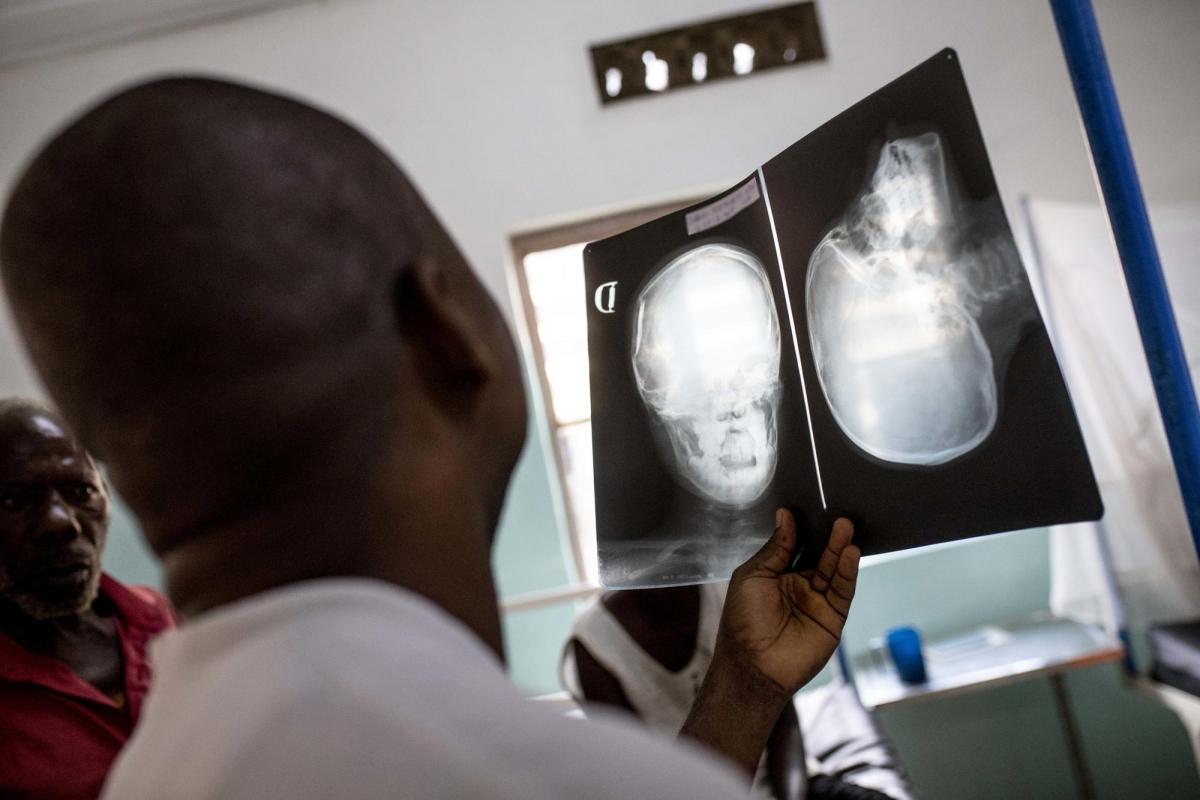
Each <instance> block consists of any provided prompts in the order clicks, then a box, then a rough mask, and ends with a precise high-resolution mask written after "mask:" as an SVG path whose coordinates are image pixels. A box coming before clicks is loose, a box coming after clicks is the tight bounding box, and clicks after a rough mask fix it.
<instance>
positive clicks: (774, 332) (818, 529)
mask: <svg viewBox="0 0 1200 800" xmlns="http://www.w3.org/2000/svg"><path fill="white" fill-rule="evenodd" d="M584 261H585V273H586V281H587V287H588V298H589V301H591V299H592V298H593V297H598V296H599V294H597V289H599V288H600V287H607V288H606V295H605V297H606V302H605V303H603V304H601V303H591V305H590V306H589V309H588V337H589V344H588V347H589V356H590V362H591V363H590V368H591V395H592V414H593V419H592V431H593V452H594V461H595V463H594V467H595V481H596V484H595V488H596V516H597V519H596V522H597V544H598V550H599V563H600V570H601V579H602V581H603V582H604V584H605V585H607V586H610V587H621V588H634V587H650V586H668V585H676V584H685V583H696V582H703V581H709V580H721V579H724V578H727V577H728V575H729V573H730V572H731V571H732V569H733V568H734V567H735V566H736V565H737V564H738V563H740V562H741V561H743V560H744V559H745V558H746V557H748V556H749V555H750V554H752V553H753V552H754V551H755V550H756V549H757V548H758V547H759V546H760V545H761V544H762V542H763V541H764V540H765V539H766V537H767V536H769V535H770V531H771V528H772V519H773V512H774V509H775V508H776V507H778V506H780V505H784V506H788V507H790V508H791V509H792V510H793V511H794V513H796V515H797V518H798V520H799V521H800V523H801V526H802V528H803V529H804V532H805V533H807V534H808V537H809V540H810V541H809V542H808V544H809V546H810V549H812V548H815V547H817V546H819V544H820V540H821V538H822V536H821V534H822V532H824V531H825V530H826V529H827V527H828V523H829V521H830V520H831V519H832V518H833V517H834V516H836V515H843V514H844V515H848V516H850V517H851V518H852V519H854V520H855V521H856V523H857V527H858V534H857V541H858V542H859V544H860V545H861V546H862V548H863V551H864V553H867V554H870V553H879V552H886V551H892V550H898V549H904V548H910V547H916V546H920V545H925V544H931V543H934V542H940V541H946V540H951V539H960V538H965V537H969V536H977V535H983V534H988V533H996V532H1000V531H1007V530H1015V529H1019V528H1028V527H1034V526H1039V525H1048V524H1054V523H1060V522H1066V521H1072V520H1081V519H1094V518H1097V517H1098V516H1099V515H1100V513H1101V511H1102V509H1101V505H1100V500H1099V495H1098V493H1097V490H1096V486H1095V481H1094V478H1093V477H1092V473H1091V469H1090V466H1089V464H1088V460H1087V453H1086V450H1085V449H1084V445H1083V441H1082V438H1081V436H1080V433H1079V428H1078V424H1077V423H1076V420H1075V416H1074V412H1073V411H1072V408H1071V404H1070V400H1069V398H1068V395H1067V392H1066V388H1065V386H1064V384H1063V381H1062V378H1061V374H1060V372H1059V368H1058V365H1057V362H1056V361H1055V359H1054V354H1053V351H1052V350H1051V348H1050V343H1049V339H1048V336H1047V334H1046V330H1045V326H1044V325H1043V323H1042V321H1041V317H1040V315H1039V314H1038V310H1037V306H1036V304H1035V303H1034V300H1033V295H1032V292H1031V290H1030V287H1029V281H1028V279H1027V277H1026V274H1025V271H1024V268H1023V267H1022V265H1021V262H1020V258H1019V255H1018V253H1017V248H1016V246H1015V244H1014V242H1013V237H1012V233H1011V231H1010V229H1009V226H1008V223H1007V220H1006V218H1005V215H1004V211H1003V207H1002V206H1001V203H1000V198H999V194H998V192H997V189H996V184H995V180H994V178H993V176H992V173H991V168H990V165H989V163H988V159H987V153H986V150H985V149H984V145H983V139H982V135H981V133H980V130H979V127H978V124H977V122H976V119H975V115H974V111H973V109H972V107H971V102H970V98H969V96H968V94H967V89H966V85H965V83H964V81H963V77H962V72H961V70H960V68H959V65H958V61H957V57H956V55H955V54H954V52H953V51H950V50H945V51H942V52H941V53H939V54H937V55H936V56H934V57H933V58H931V59H929V60H928V61H926V62H925V63H923V64H921V65H920V66H918V67H917V68H915V69H913V70H912V71H910V72H909V73H907V74H905V75H904V76H902V77H901V78H899V79H897V80H896V81H894V82H893V83H891V84H889V85H888V86H886V87H884V88H883V89H881V90H880V91H878V92H876V93H875V94H873V95H871V96H870V97H868V98H867V99H865V100H863V101H862V102H860V103H858V104H856V105H854V106H853V107H851V108H850V109H848V110H847V111H845V112H844V113H842V114H841V115H839V116H838V117H836V118H834V119H833V120H831V121H830V122H828V123H826V124H825V125H823V126H821V127H820V128H818V129H817V130H815V131H814V132H813V133H811V134H809V135H808V136H806V137H805V138H804V139H802V140H800V141H799V142H797V143H796V144H794V145H792V146H791V147H790V148H788V149H787V150H785V151H784V152H783V153H781V154H780V155H778V156H777V157H775V158H774V159H772V160H770V161H768V162H767V163H766V164H764V165H763V167H762V168H761V169H759V170H758V171H757V173H756V174H755V175H753V176H750V177H749V178H748V179H747V180H745V181H743V182H741V183H739V184H738V185H736V186H734V187H732V188H731V189H730V190H729V191H728V192H725V193H723V194H722V195H720V196H718V197H716V198H713V199H711V200H709V201H706V202H704V203H700V204H698V205H696V206H695V207H693V208H690V209H684V210H682V211H680V212H676V213H675V214H671V215H667V216H665V217H662V218H661V219H658V220H655V221H653V222H651V223H648V224H646V225H643V226H640V227H638V228H635V229H633V230H631V231H627V232H626V233H623V234H620V235H618V236H615V237H612V238H610V239H606V240H603V241H600V242H595V243H593V244H591V245H589V246H588V248H587V249H586V251H585V254H584Z"/></svg>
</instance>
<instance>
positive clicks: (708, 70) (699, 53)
mask: <svg viewBox="0 0 1200 800" xmlns="http://www.w3.org/2000/svg"><path fill="white" fill-rule="evenodd" d="M591 51H592V69H593V71H594V73H595V78H596V88H597V90H598V91H599V92H600V102H602V103H613V102H616V101H617V100H625V99H627V98H630V97H638V96H640V95H646V94H658V93H662V92H667V91H670V90H673V89H678V88H681V87H684V86H697V85H700V84H704V83H712V82H713V81H716V80H721V79H723V78H738V77H743V76H745V75H752V74H755V73H758V72H762V71H763V70H768V69H774V68H776V67H788V66H793V65H795V64H800V63H803V62H805V61H819V60H823V59H824V58H825V44H824V42H823V41H822V39H821V26H820V22H819V21H818V19H817V9H816V4H815V3H814V2H805V3H791V4H789V5H786V6H780V7H778V8H771V9H765V10H762V11H755V12H751V13H748V14H737V15H734V16H729V17H721V18H720V19H713V20H708V21H706V22H698V23H696V24H694V25H685V26H683V27H679V28H672V29H670V30H663V31H657V32H655V33H648V34H644V35H642V36H636V37H633V38H631V39H623V40H621V41H619V42H609V43H607V44H598V45H593V46H592V48H591Z"/></svg>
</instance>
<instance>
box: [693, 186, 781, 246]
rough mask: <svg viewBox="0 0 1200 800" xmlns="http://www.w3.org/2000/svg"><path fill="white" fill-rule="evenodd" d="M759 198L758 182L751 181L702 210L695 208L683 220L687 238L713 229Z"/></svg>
mask: <svg viewBox="0 0 1200 800" xmlns="http://www.w3.org/2000/svg"><path fill="white" fill-rule="evenodd" d="M761 196H762V195H761V194H760V193H759V191H758V181H757V180H751V181H747V182H746V183H744V184H742V185H741V186H739V187H738V188H736V189H734V190H733V191H732V192H730V193H729V194H727V195H725V196H724V197H722V198H721V199H720V200H717V201H716V202H714V203H709V204H708V205H706V206H703V207H702V208H697V209H696V210H695V211H691V212H688V214H687V216H686V217H685V218H684V221H685V223H686V224H687V232H688V236H695V235H696V234H697V233H701V232H702V231H706V230H708V229H709V228H715V227H716V226H718V225H720V224H721V223H722V222H725V221H726V220H728V219H732V218H733V217H734V216H735V215H736V214H737V213H738V212H739V211H741V210H742V209H744V208H749V207H750V206H752V205H754V204H755V203H757V202H758V198H759V197H761Z"/></svg>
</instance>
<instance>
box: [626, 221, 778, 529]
mask: <svg viewBox="0 0 1200 800" xmlns="http://www.w3.org/2000/svg"><path fill="white" fill-rule="evenodd" d="M779 342H780V338H779V318H778V316H777V315H776V313H775V303H774V301H773V299H772V297H771V289H770V284H769V283H768V282H767V274H766V270H765V269H764V268H763V266H762V264H761V263H760V262H759V260H758V259H757V258H755V257H754V255H752V254H751V253H749V252H747V251H746V250H743V249H741V248H739V247H733V246H731V245H725V244H706V245H701V246H699V247H696V248H694V249H692V250H689V251H688V252H686V253H684V254H683V255H681V256H679V257H677V258H675V259H673V260H672V261H670V262H669V263H668V264H667V265H666V266H664V267H663V268H662V269H661V270H659V271H658V273H656V274H655V275H654V277H653V278H652V279H651V280H650V282H649V283H647V284H646V286H645V288H643V289H642V291H641V292H640V293H639V294H638V298H637V305H636V310H635V317H634V336H633V354H632V356H633V371H634V375H635V377H636V379H637V387H638V393H639V394H640V395H641V398H642V401H643V402H644V403H645V404H646V408H647V410H648V411H649V412H650V416H651V418H652V420H653V422H654V424H655V425H656V426H657V427H658V429H659V433H660V434H661V436H660V437H659V438H660V445H661V446H662V449H663V451H664V456H665V457H666V458H667V459H668V460H669V462H670V463H671V465H673V466H674V471H675V474H676V477H677V478H678V479H679V480H680V482H681V483H682V484H683V485H684V486H685V487H686V488H688V489H690V490H692V491H693V492H695V493H697V494H699V496H701V497H702V498H707V499H709V500H711V501H714V502H716V503H720V504H722V505H725V506H729V507H734V508H743V507H746V506H749V505H751V504H753V503H754V502H755V501H756V500H758V499H759V498H760V497H761V496H762V495H763V493H764V492H766V490H767V487H768V486H770V484H771V479H772V478H773V477H774V475H775V465H776V462H777V461H778V451H777V444H778V442H777V439H778V431H777V424H776V417H777V414H778V411H779V398H780V394H781V387H780V381H779ZM663 440H665V441H663Z"/></svg>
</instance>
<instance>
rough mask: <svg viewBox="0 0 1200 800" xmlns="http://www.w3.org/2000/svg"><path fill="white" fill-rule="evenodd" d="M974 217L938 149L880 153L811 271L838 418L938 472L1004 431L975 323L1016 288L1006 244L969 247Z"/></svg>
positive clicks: (928, 136)
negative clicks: (866, 182) (996, 431)
mask: <svg viewBox="0 0 1200 800" xmlns="http://www.w3.org/2000/svg"><path fill="white" fill-rule="evenodd" d="M976 213H986V212H976V210H975V209H973V208H971V207H970V206H969V205H968V204H966V203H965V202H964V201H963V200H962V193H961V190H959V189H958V187H957V186H956V185H955V184H954V183H953V175H952V174H951V173H949V172H948V170H947V165H946V155H945V151H944V149H943V147H942V141H941V137H939V136H938V134H936V133H925V134H921V135H918V136H912V137H909V138H903V139H894V140H891V141H888V142H886V143H885V144H884V146H883V148H882V149H881V151H880V153H879V162H878V164H877V166H876V168H875V172H874V174H873V175H872V177H871V180H870V183H869V185H868V186H867V188H866V190H865V191H864V192H863V194H862V195H861V196H860V197H858V198H857V199H856V200H855V202H854V204H853V205H852V206H851V207H850V208H849V209H847V211H846V214H845V215H844V216H843V218H842V219H841V220H840V221H839V222H838V223H837V225H835V226H834V228H833V229H832V230H830V231H829V233H827V234H826V235H825V237H824V238H822V239H821V241H820V243H819V244H818V245H817V247H816V249H815V250H814V251H813V254H812V257H811V258H810V259H809V264H808V275H807V281H806V292H805V303H806V308H807V313H808V320H809V337H810V340H811V345H812V351H813V358H814V361H815V362H816V369H817V374H818V375H819V376H820V384H821V389H822V391H823V392H824V395H825V399H826V401H827V402H828V403H829V406H830V410H831V411H832V412H833V416H834V419H836V420H837V423H838V425H839V426H840V428H841V429H842V431H843V432H844V433H845V434H846V435H847V436H848V437H849V438H850V439H851V440H852V441H853V442H854V443H855V444H856V445H858V446H859V447H861V448H862V449H863V450H866V451H867V452H868V453H870V454H871V455H873V456H876V457H877V458H880V459H883V460H885V461H893V462H897V463H902V464H919V465H932V464H941V463H943V462H946V461H949V460H950V459H952V458H955V457H957V456H960V455H962V454H963V453H966V452H968V451H970V450H972V449H974V448H975V447H976V446H978V445H979V444H980V442H982V441H983V440H984V439H985V438H987V436H988V434H990V433H991V432H992V429H993V428H994V427H995V425H996V414H997V396H996V395H997V389H996V379H995V376H994V374H993V365H992V354H991V352H990V351H989V349H988V344H987V342H986V341H985V340H984V337H983V334H982V333H981V331H980V328H979V324H978V322H977V318H978V317H979V315H980V313H981V311H982V310H983V306H984V305H985V304H986V303H989V302H995V301H997V300H1000V299H1002V298H1003V296H1004V295H1005V293H1007V292H1009V291H1012V290H1014V289H1015V287H1016V284H1017V281H1018V280H1019V275H1020V272H1021V265H1020V261H1019V260H1018V257H1017V252H1016V249H1015V248H1014V247H1013V245H1012V240H1011V238H1009V237H1007V236H995V235H992V236H987V237H986V238H979V237H974V236H973V233H974V231H975V230H976V227H977V226H974V225H972V224H971V223H972V220H971V217H972V215H973V214H976Z"/></svg>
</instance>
